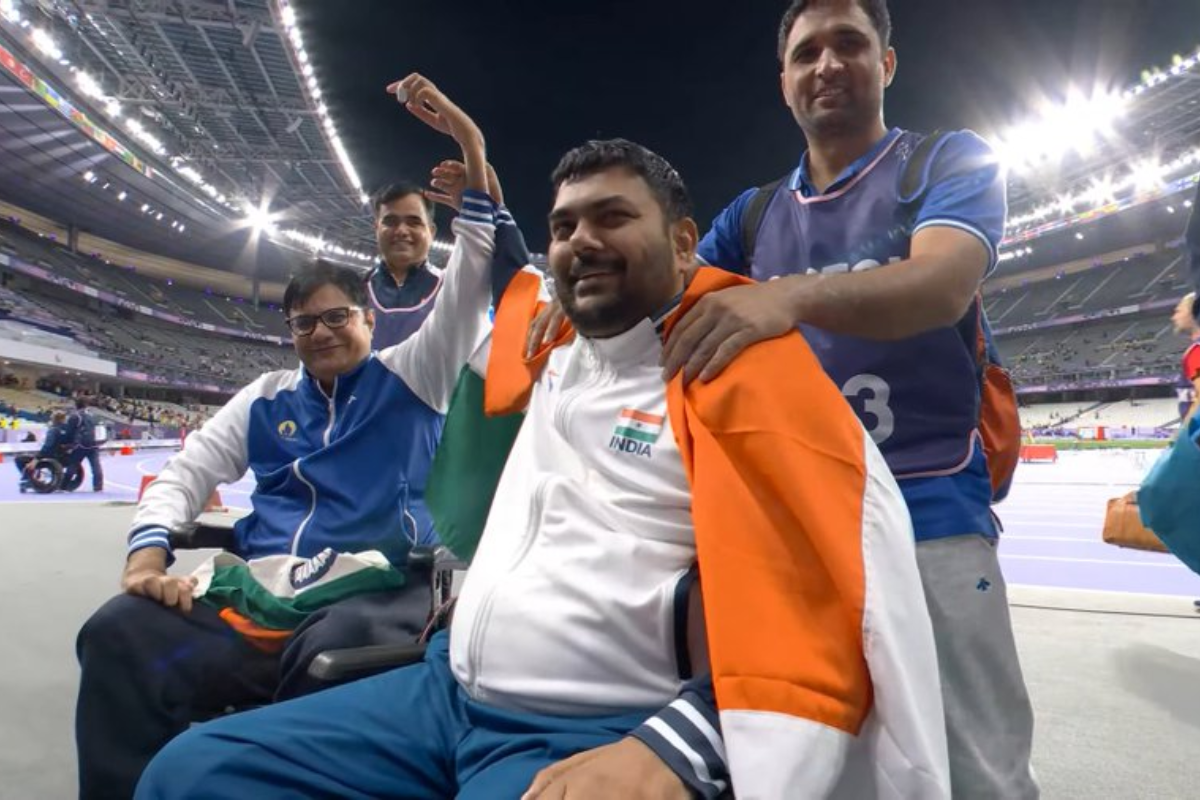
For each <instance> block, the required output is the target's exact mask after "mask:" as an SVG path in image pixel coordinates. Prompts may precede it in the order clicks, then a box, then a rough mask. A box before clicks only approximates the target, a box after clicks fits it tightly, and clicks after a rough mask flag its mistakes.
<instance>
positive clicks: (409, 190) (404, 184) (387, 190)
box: [371, 181, 433, 223]
mask: <svg viewBox="0 0 1200 800" xmlns="http://www.w3.org/2000/svg"><path fill="white" fill-rule="evenodd" d="M410 194H415V195H417V196H418V197H420V198H421V205H423V206H425V218H426V219H427V220H428V221H429V222H430V223H432V222H433V201H432V200H430V199H429V198H428V197H426V196H425V190H424V189H422V188H421V187H420V186H418V185H417V184H415V183H413V182H412V181H396V182H395V183H389V184H388V185H387V186H384V187H382V188H380V189H378V190H376V191H375V193H374V194H372V195H371V213H372V214H374V215H375V216H376V217H378V216H379V209H381V208H383V207H384V206H386V205H387V204H388V203H390V202H392V201H393V200H399V199H400V198H401V197H408V196H409V195H410Z"/></svg>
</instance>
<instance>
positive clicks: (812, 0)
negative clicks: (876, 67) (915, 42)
mask: <svg viewBox="0 0 1200 800" xmlns="http://www.w3.org/2000/svg"><path fill="white" fill-rule="evenodd" d="M826 1H827V0H792V2H791V4H790V5H789V6H788V7H787V11H784V12H783V19H782V20H780V22H779V61H780V63H782V62H783V61H784V59H785V58H786V56H787V53H786V52H785V51H786V50H787V43H788V37H789V36H791V35H792V28H794V27H796V19H797V18H798V17H799V16H800V15H801V14H803V13H804V12H805V11H807V10H808V9H810V8H812V7H813V6H818V5H820V4H821V3H822V2H826ZM857 2H858V5H859V8H861V9H862V10H863V11H864V12H865V13H866V15H867V18H868V19H870V20H871V26H872V27H874V28H875V33H876V34H878V36H879V45H880V50H882V51H884V52H886V51H887V49H888V47H889V46H890V44H891V41H892V15H891V13H889V12H888V4H887V0H857Z"/></svg>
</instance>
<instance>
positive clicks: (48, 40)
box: [29, 28, 63, 61]
mask: <svg viewBox="0 0 1200 800" xmlns="http://www.w3.org/2000/svg"><path fill="white" fill-rule="evenodd" d="M29 38H30V39H31V40H33V46H34V47H36V48H37V49H38V51H39V52H40V53H41V54H42V55H44V56H49V57H50V58H53V59H54V60H55V61H58V60H59V59H61V58H62V57H63V51H62V49H61V48H60V47H59V46H58V43H57V42H55V41H54V37H53V36H51V35H50V34H49V33H48V32H47V31H46V30H45V29H44V28H34V29H33V30H32V31H30V32H29Z"/></svg>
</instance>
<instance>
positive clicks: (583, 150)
mask: <svg viewBox="0 0 1200 800" xmlns="http://www.w3.org/2000/svg"><path fill="white" fill-rule="evenodd" d="M616 167H622V168H624V169H627V170H629V171H630V172H632V173H634V174H636V175H638V176H640V177H641V178H642V180H644V181H645V182H646V184H647V185H648V186H649V187H650V191H651V192H652V193H653V194H654V199H655V200H657V201H658V204H659V205H660V206H661V207H662V210H663V215H664V216H665V217H666V219H667V222H678V221H679V220H681V219H683V218H684V217H690V216H691V215H692V199H691V197H689V196H688V190H687V187H686V186H684V185H683V178H681V177H679V173H678V172H676V171H675V168H674V167H672V166H671V165H670V164H669V163H667V160H666V159H665V158H663V157H662V156H660V155H659V154H658V153H655V152H654V151H653V150H649V149H647V148H645V147H642V146H641V145H640V144H637V143H635V142H631V141H629V140H627V139H607V140H605V141H598V140H595V139H593V140H591V141H589V142H587V143H586V144H581V145H580V146H579V147H576V148H575V149H574V150H571V151H570V152H569V153H567V154H566V155H565V156H563V157H562V160H561V161H559V162H558V166H557V167H555V168H554V172H553V173H551V175H550V183H551V184H553V185H554V191H556V192H557V191H558V190H559V188H560V187H561V186H562V185H563V184H564V183H570V182H571V181H577V180H580V179H582V178H586V177H589V176H591V175H595V174H596V173H597V172H603V171H604V170H608V169H613V168H616Z"/></svg>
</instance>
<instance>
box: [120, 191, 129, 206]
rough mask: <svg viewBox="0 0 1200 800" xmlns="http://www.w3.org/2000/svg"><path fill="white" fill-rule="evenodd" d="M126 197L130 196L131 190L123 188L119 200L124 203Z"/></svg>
mask: <svg viewBox="0 0 1200 800" xmlns="http://www.w3.org/2000/svg"><path fill="white" fill-rule="evenodd" d="M126 197H129V192H127V191H125V190H124V189H122V190H121V193H120V194H118V195H117V200H118V202H121V203H124V202H125V198H126Z"/></svg>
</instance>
